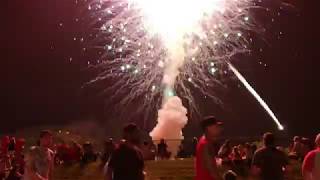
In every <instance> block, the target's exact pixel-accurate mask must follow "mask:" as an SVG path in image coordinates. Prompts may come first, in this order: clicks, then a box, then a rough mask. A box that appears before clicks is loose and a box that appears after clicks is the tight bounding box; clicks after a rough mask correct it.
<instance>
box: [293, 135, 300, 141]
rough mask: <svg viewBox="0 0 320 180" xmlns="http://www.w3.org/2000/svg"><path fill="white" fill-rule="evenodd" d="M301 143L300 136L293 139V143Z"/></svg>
mask: <svg viewBox="0 0 320 180" xmlns="http://www.w3.org/2000/svg"><path fill="white" fill-rule="evenodd" d="M300 141H301V138H300V137H299V136H295V137H294V138H293V142H295V143H297V142H300Z"/></svg>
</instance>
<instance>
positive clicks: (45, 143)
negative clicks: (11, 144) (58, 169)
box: [23, 130, 54, 180]
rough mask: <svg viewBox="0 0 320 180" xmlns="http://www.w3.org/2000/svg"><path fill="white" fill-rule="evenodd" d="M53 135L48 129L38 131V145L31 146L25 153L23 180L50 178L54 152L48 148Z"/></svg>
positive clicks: (50, 145) (45, 179) (46, 179)
mask: <svg viewBox="0 0 320 180" xmlns="http://www.w3.org/2000/svg"><path fill="white" fill-rule="evenodd" d="M52 144H53V135H52V133H51V132H50V131H48V130H43V131H41V133H40V140H39V146H33V147H31V148H30V150H29V152H28V153H27V154H26V158H25V159H26V164H25V173H24V178H23V180H52V179H53V177H52V175H53V174H52V173H53V165H54V153H53V151H52V150H51V149H50V148H51V147H52Z"/></svg>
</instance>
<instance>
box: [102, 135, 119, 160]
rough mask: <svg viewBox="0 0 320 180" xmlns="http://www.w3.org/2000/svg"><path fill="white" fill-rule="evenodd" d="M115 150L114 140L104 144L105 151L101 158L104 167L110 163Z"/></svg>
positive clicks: (109, 139) (110, 139)
mask: <svg viewBox="0 0 320 180" xmlns="http://www.w3.org/2000/svg"><path fill="white" fill-rule="evenodd" d="M115 148H116V145H115V144H114V142H113V138H111V137H110V138H108V139H107V140H106V141H105V142H104V150H103V154H102V156H101V162H102V164H103V166H104V165H105V164H106V163H107V162H108V160H109V158H110V157H111V155H112V153H113V151H114V149H115Z"/></svg>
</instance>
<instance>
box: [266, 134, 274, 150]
mask: <svg viewBox="0 0 320 180" xmlns="http://www.w3.org/2000/svg"><path fill="white" fill-rule="evenodd" d="M263 144H264V145H265V146H266V147H272V146H275V138H274V135H273V134H272V133H270V132H267V133H265V134H264V135H263Z"/></svg>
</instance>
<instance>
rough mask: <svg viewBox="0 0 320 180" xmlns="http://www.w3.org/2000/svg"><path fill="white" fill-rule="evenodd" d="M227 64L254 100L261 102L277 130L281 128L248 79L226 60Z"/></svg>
mask: <svg viewBox="0 0 320 180" xmlns="http://www.w3.org/2000/svg"><path fill="white" fill-rule="evenodd" d="M228 66H229V68H230V69H231V71H232V72H233V73H234V74H235V75H236V76H237V78H238V79H239V80H240V81H241V83H242V84H243V85H244V86H245V87H246V88H247V90H248V91H249V92H250V93H251V94H252V95H253V96H254V97H255V98H256V100H257V101H258V102H259V103H260V104H261V106H262V107H263V108H264V109H265V110H266V111H267V113H268V114H269V115H270V116H271V118H272V119H273V121H274V122H275V123H276V124H277V126H278V129H279V130H283V129H284V127H283V126H282V125H281V123H280V122H279V120H278V118H277V117H276V116H275V114H274V113H273V112H272V110H271V109H270V108H269V106H268V105H267V103H266V102H264V100H263V99H262V98H261V97H260V96H259V94H258V93H257V92H256V91H255V90H254V89H253V87H252V86H251V85H250V84H249V83H248V81H247V80H246V79H245V78H244V77H243V76H242V75H241V74H240V72H239V71H238V70H237V69H236V68H235V67H234V66H233V65H232V64H231V63H230V62H228Z"/></svg>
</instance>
